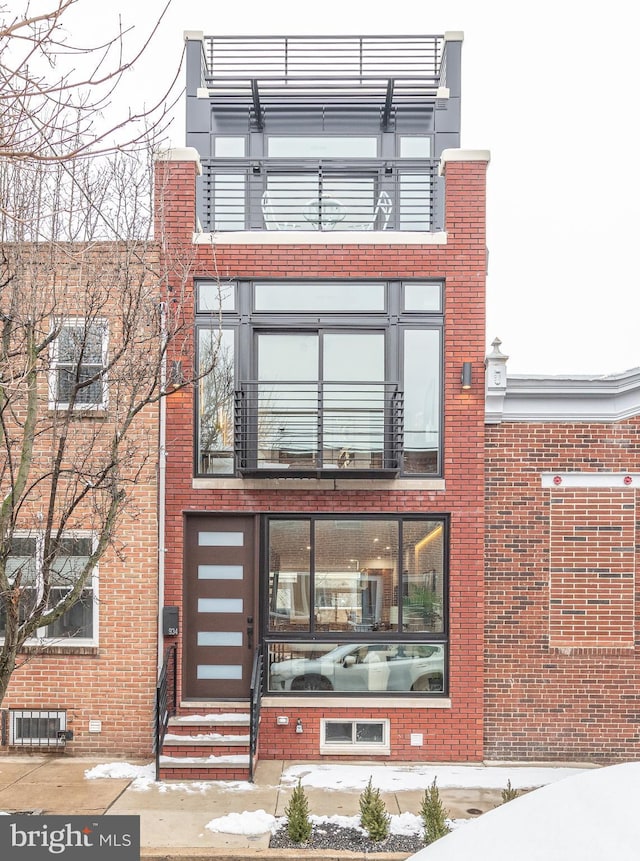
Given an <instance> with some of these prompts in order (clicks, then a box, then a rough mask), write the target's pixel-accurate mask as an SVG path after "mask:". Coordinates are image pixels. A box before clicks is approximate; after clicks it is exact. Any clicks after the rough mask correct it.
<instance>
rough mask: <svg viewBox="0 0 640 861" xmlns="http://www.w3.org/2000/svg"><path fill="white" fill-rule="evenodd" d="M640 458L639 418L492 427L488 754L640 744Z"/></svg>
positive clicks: (607, 753) (607, 751) (609, 756)
mask: <svg viewBox="0 0 640 861" xmlns="http://www.w3.org/2000/svg"><path fill="white" fill-rule="evenodd" d="M639 467H640V446H639V445H638V420H637V419H632V420H627V421H620V422H617V423H607V422H602V423H590V424H587V423H585V424H582V423H573V422H562V423H559V422H557V423H544V424H533V423H527V422H518V423H515V422H505V423H504V424H500V425H494V426H488V427H487V497H486V505H487V509H486V516H487V535H486V605H487V624H486V654H487V664H486V673H487V676H486V688H485V690H486V695H485V704H486V705H485V709H486V710H485V716H486V743H485V756H486V757H487V758H489V759H523V760H541V759H544V760H549V759H567V760H580V759H583V760H591V761H599V762H608V761H615V760H623V759H631V758H635V757H636V756H637V753H638V741H639V739H640V731H639V726H640V716H639V711H638V708H639V705H640V695H639V693H638V691H639V690H640V663H639V661H638V647H639V645H640V643H639V642H638V640H637V634H635V630H636V629H637V623H638V613H639V606H640V605H639V603H638V601H639V598H640V595H639V594H638V583H637V579H636V553H637V547H638V541H639V534H638V520H637V510H636V508H637V501H636V496H637V487H636V485H637V478H635V477H633V476H632V475H629V476H628V477H627V478H626V483H625V481H624V477H623V476H621V473H627V472H628V473H634V472H635V471H637V470H638V469H639ZM543 473H547V474H549V476H550V480H549V481H547V482H546V484H549V485H550V486H544V487H543V481H542V475H543ZM565 474H569V477H567V476H566V475H565ZM574 476H575V478H573V481H572V480H571V479H572V477H574ZM607 476H610V477H611V480H610V481H609V480H608V478H607ZM554 478H555V481H554ZM607 483H609V484H610V485H611V486H609V487H607V486H606V484H607ZM576 484H580V485H582V486H575V485H576Z"/></svg>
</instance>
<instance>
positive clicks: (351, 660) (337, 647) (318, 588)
mask: <svg viewBox="0 0 640 861" xmlns="http://www.w3.org/2000/svg"><path fill="white" fill-rule="evenodd" d="M446 535H447V521H446V518H444V517H435V516H434V517H433V518H428V519H427V518H409V517H403V518H399V517H386V518H383V517H380V518H370V519H369V518H367V519H364V518H357V517H341V518H335V517H330V516H316V517H290V518H287V517H275V516H274V517H271V518H269V519H268V523H267V536H268V537H267V545H268V560H267V562H268V570H269V588H268V594H267V601H268V612H267V616H266V617H267V619H268V623H267V651H268V656H269V682H268V684H269V690H270V691H272V692H274V693H277V692H288V691H337V692H343V693H349V692H354V693H355V692H368V691H376V692H379V691H386V692H395V693H398V692H404V693H412V692H413V693H416V692H419V693H440V694H442V693H443V692H444V691H445V676H446V645H447V639H446V634H447V625H446V553H445V548H446Z"/></svg>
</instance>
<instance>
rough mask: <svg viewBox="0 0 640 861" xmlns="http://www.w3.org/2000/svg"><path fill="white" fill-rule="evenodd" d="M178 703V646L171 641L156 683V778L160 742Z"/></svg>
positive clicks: (160, 749)
mask: <svg viewBox="0 0 640 861" xmlns="http://www.w3.org/2000/svg"><path fill="white" fill-rule="evenodd" d="M177 705H178V647H177V646H176V645H175V643H173V644H172V645H170V646H168V647H167V649H166V651H165V653H164V662H163V664H162V669H161V670H160V673H159V675H158V683H157V685H156V710H155V737H154V746H155V747H154V751H155V755H156V780H159V779H160V755H161V753H162V743H163V741H164V737H165V735H166V733H167V727H168V726H169V718H170V717H173V715H175V713H176V709H177Z"/></svg>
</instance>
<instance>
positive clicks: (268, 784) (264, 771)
mask: <svg viewBox="0 0 640 861" xmlns="http://www.w3.org/2000/svg"><path fill="white" fill-rule="evenodd" d="M106 761H107V760H97V759H80V758H72V757H69V758H56V757H46V756H37V755H34V756H6V757H5V756H2V757H0V811H4V812H7V813H17V812H33V813H49V814H63V815H64V814H87V815H90V816H91V815H100V814H107V815H109V814H111V815H113V814H129V815H131V814H135V815H139V816H140V834H141V849H142V857H143V858H144V859H145V861H151V859H154V861H172V859H183V861H187V859H188V861H204V859H213V858H215V859H217V861H223V859H234V861H240V859H243V861H244V859H246V858H248V857H252V858H253V857H264V858H268V859H270V861H277V859H293V858H299V857H300V854H301V852H299V851H297V850H281V849H273V850H270V849H269V848H268V847H269V834H261V835H258V836H248V835H236V834H225V833H217V832H214V831H211V830H209V829H208V828H206V827H205V826H206V825H207V823H208V822H210V821H211V820H212V819H216V818H218V817H220V816H226V815H228V814H231V813H242V812H245V811H258V810H264V811H265V812H266V813H268V814H272V815H274V816H283V815H284V810H285V807H286V806H287V803H288V801H289V797H290V794H291V791H292V787H291V786H281V777H282V773H283V771H284V770H285V769H286V768H288V767H289V766H291V765H294V763H291V762H283V761H281V760H267V761H262V762H260V763H259V764H258V767H257V769H256V776H255V783H254V784H245V783H242V784H238V783H233V784H225V783H216V782H212V783H202V782H197V783H188V782H180V783H173V784H172V783H166V784H157V783H154V782H146V783H145V782H144V781H142V782H140V781H139V782H138V783H137V784H136V782H135V781H132V780H131V779H129V778H114V777H108V778H107V777H105V778H96V779H92V780H88V779H86V778H85V772H86V771H87V770H88V769H91V768H93V767H94V766H96V765H99V764H100V763H104V762H106ZM109 761H112V760H109ZM141 764H142V763H141ZM308 764H309V763H305V765H308ZM324 764H325V765H326V763H324ZM357 764H361V765H362V764H364V763H353V765H357ZM380 765H381V763H376V766H380ZM389 765H390V766H394V765H395V766H397V765H398V763H390V764H389ZM404 765H408V764H407V763H404ZM416 765H417V764H416ZM141 786H142V787H146V788H141ZM306 794H307V798H308V800H309V807H310V812H311V813H314V814H317V815H332V814H340V815H344V816H352V815H355V814H357V813H358V811H359V798H360V790H356V789H353V788H345V789H331V790H327V789H315V788H309V789H307V790H306ZM440 794H441V797H442V800H443V802H444V806H445V807H446V808H447V809H448V811H449V815H450V816H451V817H452V818H467V817H470V816H476V815H479V813H480V812H485V811H487V810H490V809H492V808H493V807H495V806H496V805H497V804H499V802H500V790H499V789H447V788H442V789H441V790H440ZM422 795H423V793H422V791H418V790H405V791H395V792H383V793H382V797H383V798H384V801H385V803H386V806H387V810H388V812H389V813H392V814H399V813H404V812H409V813H413V814H417V813H418V810H419V807H420V801H421V799H422ZM302 854H303V855H304V858H305V859H308V861H312V859H315V858H322V859H323V861H329V859H332V858H342V859H344V858H349V857H351V858H361V857H363V855H362V852H355V853H339V852H335V851H330V850H324V851H312V850H304V852H302ZM367 857H368V858H374V857H376V855H375V854H372V853H368V855H367ZM380 857H381V858H385V859H388V861H392V859H393V861H399V859H402V858H405V857H406V855H398V854H392V853H381V854H380Z"/></svg>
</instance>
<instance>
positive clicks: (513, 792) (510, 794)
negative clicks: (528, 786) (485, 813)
mask: <svg viewBox="0 0 640 861" xmlns="http://www.w3.org/2000/svg"><path fill="white" fill-rule="evenodd" d="M500 794H501V795H502V804H506V803H507V801H513V799H514V798H517V797H518V796H519V795H520V793H519V791H518V790H517V789H514V788H513V786H511V781H510V780H507V786H506V789H503V790H502V792H501V793H500Z"/></svg>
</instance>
